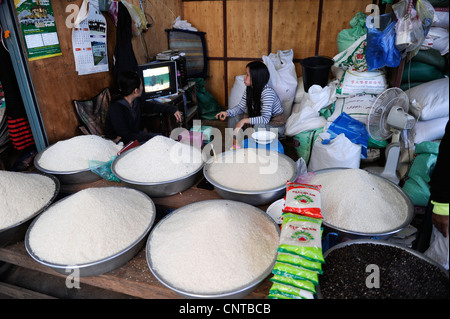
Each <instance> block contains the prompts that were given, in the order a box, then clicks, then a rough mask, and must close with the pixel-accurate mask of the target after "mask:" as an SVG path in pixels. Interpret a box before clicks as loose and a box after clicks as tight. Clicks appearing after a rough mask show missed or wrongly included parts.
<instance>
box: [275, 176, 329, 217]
mask: <svg viewBox="0 0 450 319" xmlns="http://www.w3.org/2000/svg"><path fill="white" fill-rule="evenodd" d="M321 188H322V186H321V185H310V184H299V183H294V182H287V183H286V202H285V205H284V208H283V212H286V213H287V212H290V213H295V214H301V215H303V216H308V217H313V218H323V216H322V203H321V198H320V189H321Z"/></svg>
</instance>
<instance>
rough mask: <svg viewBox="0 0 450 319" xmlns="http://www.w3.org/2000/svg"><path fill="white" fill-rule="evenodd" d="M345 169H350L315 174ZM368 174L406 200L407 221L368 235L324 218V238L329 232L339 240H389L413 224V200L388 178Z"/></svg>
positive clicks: (320, 172) (328, 170)
mask: <svg viewBox="0 0 450 319" xmlns="http://www.w3.org/2000/svg"><path fill="white" fill-rule="evenodd" d="M345 169H348V168H327V169H322V170H318V171H315V172H314V174H316V175H318V174H325V173H327V172H331V171H336V170H345ZM367 172H368V173H369V174H371V175H373V176H374V177H376V178H379V179H380V180H382V181H383V182H384V183H386V184H390V185H391V186H392V187H394V189H395V191H397V192H398V193H399V194H400V195H401V197H402V198H403V199H404V200H405V202H406V205H407V217H406V219H405V221H404V222H403V223H402V224H401V225H398V226H397V227H395V228H392V229H388V230H386V231H383V232H375V233H367V232H358V231H354V230H349V229H344V228H340V227H337V226H335V225H333V224H330V223H329V222H327V220H326V219H325V218H324V219H323V221H322V224H323V226H324V236H325V235H326V234H327V233H329V232H335V233H337V234H338V238H339V239H338V240H340V239H343V238H347V239H364V238H373V239H381V240H385V239H388V238H389V237H392V236H393V235H394V234H396V233H398V232H399V231H401V230H402V229H404V228H405V227H407V226H408V225H409V224H410V223H411V222H412V220H413V218H414V205H413V203H412V201H411V199H410V198H409V196H408V195H407V194H406V193H405V192H404V191H403V189H401V188H400V187H399V186H398V185H397V184H395V183H393V182H391V181H390V180H388V179H387V178H384V177H382V176H380V175H377V174H374V173H371V172H369V171H367ZM380 200H382V199H381V198H380Z"/></svg>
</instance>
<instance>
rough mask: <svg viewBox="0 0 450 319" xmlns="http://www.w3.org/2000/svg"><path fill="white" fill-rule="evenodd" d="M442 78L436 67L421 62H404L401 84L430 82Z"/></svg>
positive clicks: (442, 75)
mask: <svg viewBox="0 0 450 319" xmlns="http://www.w3.org/2000/svg"><path fill="white" fill-rule="evenodd" d="M442 77H444V74H443V73H442V72H441V71H439V69H437V68H436V67H434V66H432V65H429V64H426V63H423V62H414V61H410V62H406V63H405V68H404V70H403V74H402V83H408V82H430V81H433V80H437V79H440V78H442Z"/></svg>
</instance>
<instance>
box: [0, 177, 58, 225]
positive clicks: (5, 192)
mask: <svg viewBox="0 0 450 319" xmlns="http://www.w3.org/2000/svg"><path fill="white" fill-rule="evenodd" d="M55 190H56V185H55V182H54V181H53V180H52V179H51V178H49V177H47V176H44V175H41V174H31V173H20V172H9V171H0V229H4V228H6V227H10V226H12V225H15V224H18V223H20V222H22V221H23V220H25V219H27V218H28V217H30V216H31V215H33V214H34V213H36V212H37V211H38V210H40V209H42V208H43V207H44V206H46V205H47V204H48V203H49V201H50V200H51V199H52V198H53V196H54V195H55Z"/></svg>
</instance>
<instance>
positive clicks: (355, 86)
mask: <svg viewBox="0 0 450 319" xmlns="http://www.w3.org/2000/svg"><path fill="white" fill-rule="evenodd" d="M387 88H388V83H387V81H386V77H385V74H384V72H383V71H380V70H376V71H365V72H358V71H355V70H346V71H345V72H344V74H343V75H342V78H341V80H340V82H339V83H338V85H337V87H336V96H337V97H345V96H351V95H357V94H380V93H381V92H383V91H384V90H385V89H387Z"/></svg>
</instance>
